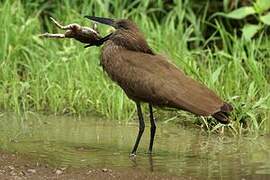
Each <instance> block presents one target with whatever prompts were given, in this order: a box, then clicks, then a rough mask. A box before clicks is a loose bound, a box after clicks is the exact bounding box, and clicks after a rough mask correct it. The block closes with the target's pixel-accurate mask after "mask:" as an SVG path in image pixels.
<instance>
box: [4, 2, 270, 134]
mask: <svg viewBox="0 0 270 180" xmlns="http://www.w3.org/2000/svg"><path fill="white" fill-rule="evenodd" d="M48 2H50V1H48ZM109 2H110V1H106V0H99V1H93V2H91V1H90V0H89V1H82V2H81V3H80V4H79V3H78V2H77V4H76V3H75V1H71V0H70V1H68V0H67V1H63V2H61V1H57V2H53V3H52V2H51V3H52V4H49V3H47V4H46V3H45V4H43V3H41V1H40V2H39V1H26V2H24V1H19V0H15V1H8V0H4V1H1V2H0V22H1V27H0V49H1V51H0V87H1V88H0V97H1V98H0V108H1V109H3V110H5V111H15V112H17V113H23V112H28V111H33V112H46V113H56V114H62V113H75V114H85V113H87V112H89V111H97V112H99V113H100V114H102V115H105V116H107V117H108V118H110V119H117V120H127V119H130V118H131V117H132V116H133V114H134V112H135V109H134V105H133V104H132V102H131V101H129V100H128V99H127V97H126V96H125V94H124V93H123V92H122V91H121V90H120V88H118V87H117V85H115V84H114V83H112V82H111V81H110V80H109V78H108V77H107V76H106V74H105V73H104V72H103V71H102V68H101V67H100V66H99V50H100V49H99V48H97V47H91V48H88V49H84V48H83V46H82V45H81V44H79V43H78V42H75V41H72V40H59V41H55V40H48V39H45V40H44V39H39V38H38V37H37V35H38V34H40V33H41V32H44V31H49V32H53V31H55V30H56V29H53V28H54V27H53V25H52V24H50V22H49V20H48V17H49V16H53V17H55V18H56V19H57V20H59V21H60V22H63V23H66V24H67V23H73V22H77V23H80V24H85V25H89V24H90V23H89V21H88V20H86V19H84V18H83V16H84V15H99V16H104V17H118V18H120V17H122V18H123V17H125V18H127V17H128V18H131V19H133V20H134V21H135V22H136V23H137V24H138V25H139V26H140V27H141V29H142V31H143V32H144V33H145V36H146V37H147V40H148V42H149V43H150V45H151V47H152V48H153V49H154V50H155V51H157V52H160V53H162V54H166V55H167V56H169V57H170V58H171V59H172V61H173V62H174V63H175V64H176V65H177V66H179V67H181V68H182V69H183V70H184V71H185V72H186V73H187V74H189V75H191V76H192V77H194V78H195V79H198V80H200V81H202V82H204V83H205V84H206V85H207V86H209V87H210V88H212V89H214V90H215V91H216V92H217V93H218V94H219V95H220V96H222V97H223V98H224V99H225V100H227V101H228V102H230V103H232V105H233V106H234V108H235V111H234V113H233V114H232V116H231V118H232V120H234V122H233V124H232V126H231V127H232V129H233V132H235V133H239V132H241V129H242V128H240V127H242V126H243V124H244V126H246V125H247V129H248V130H250V131H258V130H266V129H268V127H269V125H270V117H269V111H270V95H269V90H270V86H269V81H270V75H269V74H270V61H269V59H270V39H269V36H267V28H265V30H261V32H260V34H259V35H258V37H257V38H256V39H252V40H251V41H247V40H246V39H244V38H239V37H238V36H237V33H229V32H228V31H227V30H226V28H225V27H226V26H225V25H224V23H223V21H221V20H220V19H218V18H220V17H218V18H215V19H214V20H213V22H209V21H208V16H206V11H207V6H206V9H204V10H205V11H203V12H202V13H201V15H198V14H197V13H195V12H194V11H193V10H192V8H191V6H190V5H189V4H188V3H185V2H183V3H181V1H175V4H174V5H172V6H170V10H167V11H165V10H164V7H163V6H164V5H163V3H162V1H161V0H159V1H157V3H156V4H155V6H153V4H152V5H151V1H142V2H140V3H139V1H128V0H125V1H114V3H110V4H109ZM130 2H132V3H130ZM161 17H162V18H161ZM209 27H212V28H213V29H214V32H213V33H211V36H210V37H207V38H206V37H205V36H204V33H205V31H207V28H209ZM99 28H101V32H102V34H103V35H105V34H106V33H108V32H106V28H107V27H105V26H99ZM178 114H185V113H183V112H182V111H180V112H179V113H178ZM174 115H175V114H174ZM189 117H192V120H191V121H193V122H197V121H198V120H199V121H200V122H206V121H204V120H203V119H201V118H197V119H194V118H193V116H189ZM166 119H167V120H168V119H169V120H170V119H171V115H169V114H168V115H167V116H166ZM169 120H168V121H169ZM174 121H182V118H174ZM241 122H242V123H243V124H242V123H241ZM206 125H207V127H208V125H209V124H207V123H206Z"/></svg>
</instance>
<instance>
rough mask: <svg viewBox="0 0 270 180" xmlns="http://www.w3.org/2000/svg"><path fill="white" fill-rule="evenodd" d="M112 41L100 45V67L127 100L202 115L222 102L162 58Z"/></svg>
mask: <svg viewBox="0 0 270 180" xmlns="http://www.w3.org/2000/svg"><path fill="white" fill-rule="evenodd" d="M112 44H113V42H112V41H108V42H107V43H106V44H105V46H104V49H103V51H102V62H101V63H102V66H103V67H104V69H105V71H106V72H107V73H108V74H109V76H110V77H111V78H112V79H113V80H114V81H116V82H117V83H118V84H119V86H121V87H122V89H123V90H124V91H125V92H126V94H127V95H128V96H129V97H130V98H131V99H133V100H135V101H142V102H150V103H151V104H153V105H156V106H166V107H172V108H179V109H183V110H186V111H189V112H192V113H194V114H197V115H203V116H209V115H212V114H214V113H216V112H218V111H220V110H221V107H222V105H223V101H222V100H221V99H220V98H219V97H218V96H217V95H216V94H215V93H214V92H213V91H211V90H210V89H208V88H206V87H205V86H204V85H202V84H201V83H198V82H197V81H194V80H193V79H191V78H190V77H188V76H186V75H185V74H184V73H183V72H182V71H181V70H179V69H178V68H176V67H175V66H174V65H173V64H171V63H170V62H169V61H168V60H167V59H166V58H165V57H162V56H161V55H151V54H147V53H141V52H136V51H131V50H127V49H124V48H122V47H119V46H116V45H112ZM112 59H113V60H112Z"/></svg>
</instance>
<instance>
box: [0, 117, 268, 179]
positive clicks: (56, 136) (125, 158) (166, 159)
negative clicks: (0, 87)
mask: <svg viewBox="0 0 270 180" xmlns="http://www.w3.org/2000/svg"><path fill="white" fill-rule="evenodd" d="M149 134H150V132H149V130H148V129H146V131H145V134H144V136H143V138H142V142H141V144H140V146H139V151H138V156H137V157H136V158H129V152H130V150H131V148H132V146H133V143H134V141H135V138H136V135H137V123H136V122H135V123H134V124H130V125H120V124H117V123H112V122H110V121H105V120H101V119H94V118H83V119H78V118H72V117H39V120H38V121H37V119H36V118H27V120H24V121H23V122H22V121H20V120H17V119H16V118H14V117H13V116H4V117H1V119H0V136H1V139H0V143H1V146H0V147H1V148H2V149H6V150H9V151H18V152H21V153H27V154H31V155H32V156H33V157H35V158H38V159H42V160H45V161H46V162H48V163H49V164H51V165H55V166H74V167H86V166H89V167H93V168H99V167H101V168H103V167H108V168H111V167H113V168H119V169H125V168H133V169H135V170H136V169H140V170H143V171H149V172H153V173H155V172H159V173H160V172H163V173H166V174H172V175H179V176H183V177H193V178H198V179H217V178H218V179H254V178H256V179H270V175H269V174H270V152H269V150H270V141H269V140H270V136H263V137H259V138H252V137H245V138H226V137H225V138H224V137H218V136H216V135H211V136H206V135H205V134H204V133H202V132H200V131H198V130H197V129H190V128H188V129H185V128H183V127H175V126H168V125H162V124H159V125H158V129H157V137H156V141H155V147H154V148H155V150H154V154H153V155H152V156H150V155H148V154H146V152H147V147H148V143H149Z"/></svg>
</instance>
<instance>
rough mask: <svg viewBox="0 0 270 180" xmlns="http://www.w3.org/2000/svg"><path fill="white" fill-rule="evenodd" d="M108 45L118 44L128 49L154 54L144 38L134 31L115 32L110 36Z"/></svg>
mask: <svg viewBox="0 0 270 180" xmlns="http://www.w3.org/2000/svg"><path fill="white" fill-rule="evenodd" d="M110 41H112V43H109V44H110V45H115V46H119V47H121V48H123V49H127V50H130V51H136V52H142V53H147V54H152V55H154V52H153V51H152V49H151V48H150V47H149V45H148V44H147V42H146V40H145V39H144V38H143V37H142V36H141V35H138V34H136V33H132V32H129V33H116V34H114V35H112V36H111V37H110Z"/></svg>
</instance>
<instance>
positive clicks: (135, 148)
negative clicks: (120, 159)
mask: <svg viewBox="0 0 270 180" xmlns="http://www.w3.org/2000/svg"><path fill="white" fill-rule="evenodd" d="M136 106H137V113H138V117H139V133H138V136H137V139H136V142H135V145H134V147H133V150H132V152H131V156H136V151H137V148H138V145H139V143H140V140H141V137H142V134H143V132H144V127H145V124H144V120H143V114H142V109H141V104H140V103H138V102H136Z"/></svg>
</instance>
